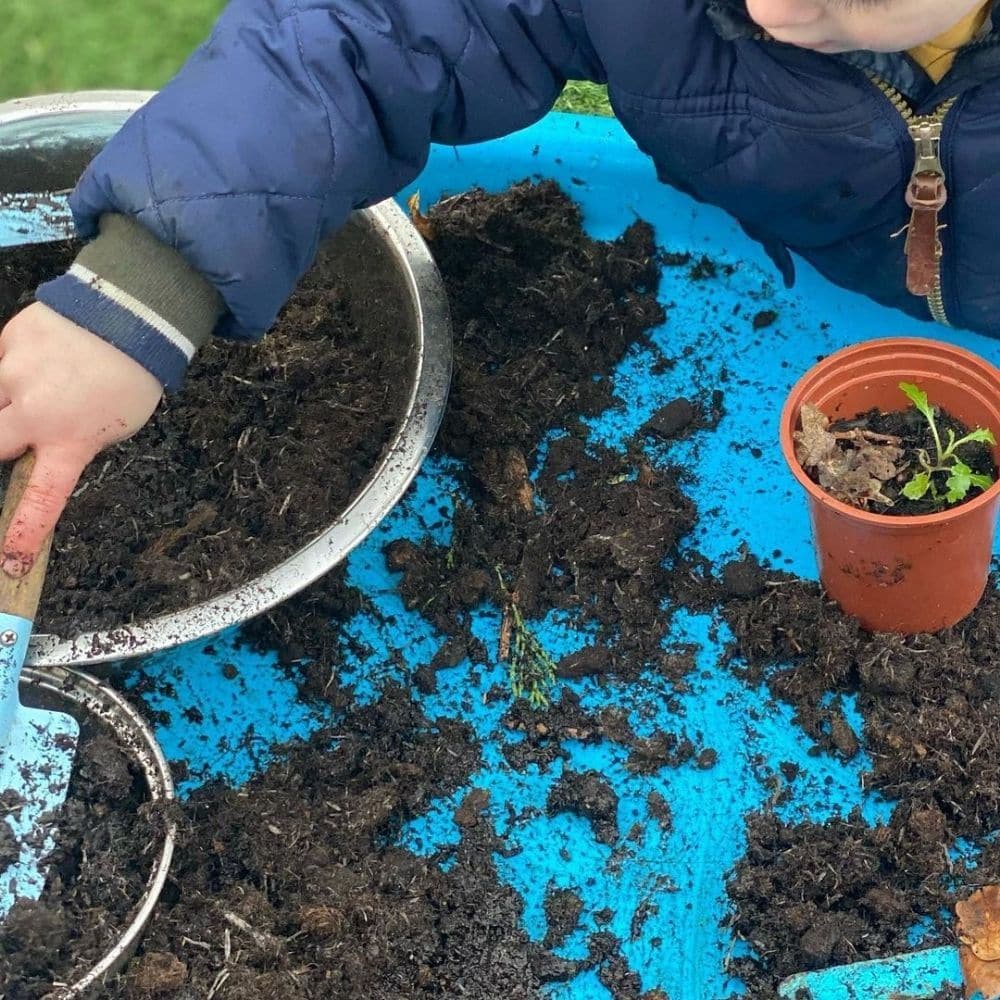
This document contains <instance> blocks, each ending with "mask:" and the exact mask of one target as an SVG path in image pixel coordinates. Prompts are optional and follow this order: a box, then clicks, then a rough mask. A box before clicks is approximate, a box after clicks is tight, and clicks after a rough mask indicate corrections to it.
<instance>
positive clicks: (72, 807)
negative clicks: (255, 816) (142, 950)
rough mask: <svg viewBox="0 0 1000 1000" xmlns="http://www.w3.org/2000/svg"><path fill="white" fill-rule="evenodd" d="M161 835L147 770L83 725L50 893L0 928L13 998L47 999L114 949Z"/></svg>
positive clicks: (21, 906)
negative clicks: (58, 986) (147, 784)
mask: <svg viewBox="0 0 1000 1000" xmlns="http://www.w3.org/2000/svg"><path fill="white" fill-rule="evenodd" d="M0 828H6V824H4V823H0ZM162 828H163V815H162V814H157V813H155V812H153V811H151V808H150V806H149V804H148V802H147V796H146V794H145V785H144V779H143V777H142V774H141V772H140V771H139V770H138V768H137V767H134V766H133V765H132V763H131V762H130V761H129V760H128V758H127V757H125V755H124V754H123V753H122V752H121V750H119V748H118V746H117V745H116V744H115V742H113V740H112V739H111V738H110V737H109V736H108V735H107V734H105V733H104V732H103V730H101V729H99V728H97V727H96V726H93V725H88V724H84V726H83V727H82V729H81V736H80V742H79V744H78V746H77V763H76V766H75V767H74V769H73V775H72V779H71V782H70V787H69V791H68V794H67V797H66V802H65V803H64V805H63V807H62V809H61V811H60V816H59V825H58V836H57V846H56V849H55V851H54V852H53V854H52V855H51V856H50V858H49V860H48V862H47V864H48V865H49V872H50V876H49V881H48V884H47V885H46V888H45V892H44V894H43V895H42V898H41V899H40V900H38V901H37V902H23V901H22V902H19V903H16V904H15V905H14V908H13V909H12V910H11V912H10V914H9V915H8V917H7V919H6V921H4V923H3V933H2V934H0V983H3V987H4V992H3V996H4V997H5V998H6V1000H41V998H42V997H44V996H47V995H48V994H49V992H50V991H51V989H52V984H53V982H58V981H72V980H73V979H74V978H78V976H79V975H80V974H82V973H83V972H85V971H86V970H87V969H88V967H89V966H90V965H91V964H92V963H93V962H94V961H95V960H96V959H98V958H99V957H100V956H101V955H103V954H104V953H105V952H106V951H107V950H108V949H109V948H110V947H111V946H112V945H113V944H114V943H115V941H116V940H117V934H118V933H120V931H121V930H122V929H123V927H124V924H125V923H126V922H127V918H128V915H129V913H130V911H131V909H132V907H133V906H134V905H135V903H136V902H137V901H138V899H139V898H140V897H141V895H142V893H143V890H144V889H145V885H146V880H147V879H148V877H149V873H150V870H151V867H152V864H153V861H154V857H153V855H152V854H151V850H152V848H153V847H154V846H155V845H156V844H157V843H159V842H160V841H159V840H158V838H157V836H156V834H157V832H158V831H161V830H162Z"/></svg>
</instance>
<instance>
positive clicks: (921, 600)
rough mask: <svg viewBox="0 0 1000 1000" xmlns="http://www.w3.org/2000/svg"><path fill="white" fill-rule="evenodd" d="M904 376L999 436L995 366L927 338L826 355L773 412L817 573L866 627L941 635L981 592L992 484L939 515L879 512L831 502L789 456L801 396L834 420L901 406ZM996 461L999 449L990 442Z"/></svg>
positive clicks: (995, 495)
mask: <svg viewBox="0 0 1000 1000" xmlns="http://www.w3.org/2000/svg"><path fill="white" fill-rule="evenodd" d="M900 382H913V383H916V384H917V385H919V386H920V388H921V389H923V390H924V391H925V392H926V393H927V394H928V396H929V398H930V400H931V402H932V403H933V404H934V405H935V406H939V407H941V408H942V409H944V410H946V411H947V412H948V413H950V414H951V415H952V416H953V417H955V418H957V419H958V420H960V421H962V422H963V423H964V424H966V425H968V426H969V427H970V428H972V427H988V428H990V429H991V430H993V431H994V433H1000V370H998V369H997V368H995V367H994V366H993V365H991V364H989V362H987V361H984V360H983V359H982V358H979V357H977V356H976V355H974V354H971V353H970V352H969V351H965V350H962V349H961V348H958V347H952V346H951V345H949V344H944V343H941V342H939V341H935V340H924V339H919V338H891V339H886V340H875V341H869V342H867V343H864V344H859V345H857V346H854V347H849V348H846V349H844V350H842V351H838V352H837V353H835V354H831V355H830V356H829V357H826V358H824V359H823V360H822V361H820V362H819V364H817V365H816V366H815V367H813V368H812V369H810V371H809V372H807V373H806V375H805V376H804V377H803V378H802V379H801V380H800V381H799V382H798V383H797V384H796V385H795V387H794V388H793V389H792V391H791V393H790V394H789V396H788V399H787V401H786V403H785V407H784V410H783V412H782V415H781V448H782V451H783V453H784V456H785V460H786V461H787V462H788V465H789V467H790V468H791V470H792V473H793V475H794V476H795V478H796V479H797V480H798V482H799V484H800V485H801V486H802V488H803V489H804V490H805V492H806V496H807V498H808V503H809V513H810V517H811V521H812V528H813V542H814V545H815V547H816V556H817V561H818V563H819V573H820V580H821V582H822V584H823V587H824V588H825V590H826V592H827V594H829V596H830V597H831V598H833V600H835V601H836V602H837V603H838V604H839V605H840V607H841V608H842V610H843V611H844V612H845V613H847V614H849V615H852V616H853V617H855V618H857V619H858V621H859V622H860V623H861V624H862V626H863V627H864V628H866V629H869V630H871V631H873V632H899V633H903V634H906V635H912V634H916V633H918V632H937V631H940V630H941V629H944V628H948V627H950V626H952V625H955V624H956V623H957V622H960V621H961V620H962V619H963V618H965V617H966V616H967V615H968V614H969V613H970V612H971V611H972V610H973V609H974V608H975V607H976V605H977V604H978V603H979V600H980V598H981V597H982V596H983V592H984V591H985V589H986V582H987V579H988V576H989V569H990V559H991V554H992V550H993V535H994V529H995V526H996V517H997V506H998V504H1000V483H995V484H994V485H993V486H992V487H990V489H988V490H986V491H984V492H983V493H981V494H980V495H979V496H977V497H975V498H974V499H973V500H970V501H969V502H968V503H965V504H961V505H960V506H957V507H953V508H951V509H949V510H944V511H941V512H939V513H935V514H928V515H921V516H915V517H905V516H894V517H890V516H886V515H884V514H874V513H871V512H869V511H865V510H859V509H858V508H855V507H851V506H849V505H848V504H845V503H842V502H840V501H839V500H835V499H834V498H833V497H831V496H830V495H829V494H828V493H826V491H824V490H823V489H821V488H820V487H819V486H818V485H817V484H816V483H814V482H813V481H812V480H811V479H810V478H809V476H808V475H807V474H806V472H805V470H804V469H803V468H802V466H801V465H800V464H799V461H798V459H797V458H796V457H795V444H794V438H793V434H794V432H795V431H796V430H797V429H798V427H799V415H800V412H801V409H802V407H803V405H804V404H806V403H812V404H813V405H815V406H818V407H819V408H820V409H821V410H822V411H823V412H824V413H825V414H826V415H827V416H828V417H829V418H830V419H831V420H839V419H850V418H852V417H854V416H856V415H857V414H859V413H863V412H865V411H867V410H870V409H872V408H878V409H880V410H882V411H884V412H892V411H895V410H902V409H905V408H906V406H907V405H908V404H907V403H906V400H905V398H904V397H903V395H902V393H901V392H900V389H899V383H900ZM993 454H994V458H995V459H997V460H998V462H1000V446H997V447H996V448H994V453H993Z"/></svg>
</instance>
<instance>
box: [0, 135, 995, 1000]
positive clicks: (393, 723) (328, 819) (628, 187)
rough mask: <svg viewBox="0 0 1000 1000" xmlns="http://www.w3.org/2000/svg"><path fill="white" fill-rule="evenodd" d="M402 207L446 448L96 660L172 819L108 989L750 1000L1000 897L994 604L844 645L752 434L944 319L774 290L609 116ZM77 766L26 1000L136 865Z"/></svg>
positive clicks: (933, 929) (21, 927) (807, 287)
mask: <svg viewBox="0 0 1000 1000" xmlns="http://www.w3.org/2000/svg"><path fill="white" fill-rule="evenodd" d="M595 163H599V164H600V169H595V167H594V165H595ZM527 176H530V178H531V179H530V180H529V181H527V182H522V183H517V184H515V186H514V187H510V185H511V184H512V183H514V182H520V181H522V178H524V177H527ZM583 178H586V180H584V179H583ZM553 181H557V182H558V184H556V183H553ZM476 185H480V186H481V189H477V188H476ZM419 187H420V193H421V201H422V204H423V205H424V211H425V212H427V217H426V219H422V220H421V226H422V228H423V230H424V231H425V232H426V233H427V235H428V237H429V242H430V246H431V249H432V251H433V252H434V254H435V257H436V259H437V260H438V263H439V266H440V267H441V270H442V273H443V275H444V278H445V282H446V285H447V287H448V292H449V296H450V300H451V305H452V310H453V319H454V325H455V360H456V373H455V381H454V387H453V394H452V398H451V401H450V406H449V412H448V415H447V417H446V422H445V426H444V428H443V431H442V433H441V436H440V438H439V442H438V446H437V448H436V451H435V453H434V454H433V455H432V456H431V458H430V459H429V460H428V462H427V463H426V465H425V467H424V469H423V470H422V472H421V474H420V475H419V476H418V478H417V480H416V482H415V484H414V487H413V489H412V490H411V492H410V493H409V495H408V496H407V498H406V499H405V500H404V501H403V502H402V503H401V504H400V505H399V506H398V507H397V508H396V510H395V511H394V512H393V513H392V514H391V515H390V516H389V517H388V518H387V519H386V520H385V522H383V524H382V525H381V526H380V527H379V529H378V530H377V531H376V532H375V534H374V535H373V536H372V538H371V539H370V540H369V541H368V542H367V543H366V544H365V545H364V546H362V547H361V548H359V549H358V550H356V551H355V552H354V553H353V554H352V555H351V556H350V557H349V558H348V560H347V561H346V563H345V564H344V566H343V567H341V568H340V569H339V570H338V571H335V572H334V573H332V574H330V575H329V576H328V577H327V578H326V579H325V580H323V581H321V583H319V584H318V585H316V586H314V587H313V588H311V589H310V590H308V591H306V592H304V593H303V594H301V595H300V596H299V597H297V598H295V599H293V600H292V601H289V602H288V603H287V604H285V605H283V606H282V607H280V608H278V609H277V610H275V611H274V612H273V613H271V614H270V615H268V616H265V617H264V618H262V619H260V620H258V621H256V622H254V623H251V624H250V625H249V626H247V627H245V628H244V629H243V630H241V631H239V632H233V633H229V634H226V635H223V636H220V637H218V638H217V639H216V640H213V641H212V642H210V643H208V644H199V645H198V646H197V647H192V648H188V649H186V650H181V651H178V652H174V653H169V654H163V655H161V656H158V657H155V658H152V659H150V660H148V661H146V662H144V663H142V664H139V665H133V666H131V667H125V668H123V669H122V670H121V672H120V673H119V674H118V675H117V683H119V684H120V685H121V686H123V687H124V688H126V689H127V690H128V691H129V692H130V693H131V694H132V696H133V697H135V698H136V699H139V700H141V702H142V704H143V705H144V706H145V708H146V709H147V711H148V712H149V713H150V715H151V716H152V717H153V718H154V719H155V721H156V725H157V734H158V737H159V739H160V740H161V743H162V745H163V747H164V749H165V751H166V752H167V753H168V755H169V756H170V757H171V758H172V759H173V760H174V761H175V769H176V772H177V777H178V779H179V782H180V785H181V789H182V791H183V793H184V794H185V796H186V799H185V801H184V804H183V812H184V816H183V824H182V825H183V830H184V835H183V842H182V845H181V848H180V852H179V857H178V860H177V862H176V864H175V868H174V872H173V877H172V881H171V884H170V886H169V887H168V890H167V892H166V894H165V896H164V898H163V900H162V903H161V905H160V907H159V911H158V915H157V917H156V919H155V921H154V923H153V925H152V926H151V928H150V930H149V932H148V934H147V936H146V938H145V940H144V943H143V946H142V949H141V950H140V952H139V954H138V955H137V957H136V958H135V960H134V962H133V963H132V965H131V966H130V968H129V970H128V971H127V973H126V974H125V975H123V976H122V977H121V978H120V979H118V980H117V981H115V982H113V983H109V984H108V987H107V993H108V995H109V996H112V997H119V998H129V1000H133V998H136V1000H138V998H149V997H167V998H170V997H173V998H185V1000H187V998H191V997H204V996H212V997H218V998H223V1000H224V998H227V997H228V998H238V1000H255V998H257V997H265V996H266V997H274V996H280V997H283V998H284V997H288V998H298V997H302V998H330V997H334V998H340V997H344V998H348V997H350V998H353V997H359V998H360V997H366V998H376V1000H377V998H386V1000H388V998H390V997H391V998H394V1000H395V998H398V997H457V996H465V997H472V998H479V1000H494V998H496V1000H499V998H501V997H503V998H511V997H514V998H521V997H524V998H528V997H553V998H557V1000H570V998H572V1000H577V998H586V1000H590V998H595V1000H605V998H608V997H611V998H616V1000H639V998H641V1000H664V998H666V997H670V998H671V1000H718V998H724V997H730V996H739V995H745V994H746V995H749V996H751V997H773V996H775V995H776V991H777V988H778V984H779V983H780V982H781V980H782V979H784V978H785V977H787V976H789V975H791V974H794V973H798V972H803V971H806V970H810V969H817V968H823V967H826V966H830V965H835V964H841V963H846V962H852V961H857V960H861V959H865V958H870V957H881V956H887V955H894V954H901V953H906V952H909V951H912V950H914V949H919V948H922V947H927V946H929V945H932V944H938V943H949V942H952V941H954V922H953V917H952V912H953V908H954V905H955V903H956V901H957V900H958V899H961V898H963V897H964V896H967V895H969V893H971V892H972V891H973V890H974V889H975V888H978V887H979V886H980V885H988V884H992V883H995V882H997V881H998V880H1000V847H998V845H997V844H996V843H995V842H993V841H991V840H990V839H989V837H988V835H989V834H990V833H992V832H993V831H995V830H997V829H1000V736H998V735H997V732H996V727H995V725H994V720H995V718H996V715H997V712H998V711H1000V682H998V681H997V679H996V677H995V673H996V671H995V652H994V651H995V650H996V649H997V646H998V640H1000V598H998V597H997V595H996V593H995V589H994V588H993V587H992V586H991V588H990V589H989V591H988V593H987V597H986V598H985V599H984V601H983V602H982V604H981V605H980V607H979V608H978V609H977V610H976V611H975V613H974V614H973V615H972V616H971V617H969V618H968V619H967V620H966V621H964V622H962V623H961V624H960V625H958V626H957V627H955V628H954V629H951V630H949V631H947V632H944V633H941V634H939V635H934V636H928V635H924V636H916V637H912V638H908V639H902V638H898V637H889V636H877V635H870V634H868V633H865V632H863V631H861V630H860V629H859V628H858V626H857V624H856V623H855V622H853V621H852V620H850V619H848V618H846V617H845V616H844V615H842V614H841V613H840V611H839V610H838V609H837V608H836V606H834V605H833V604H832V603H831V602H830V601H828V600H827V599H826V598H825V597H824V595H823V594H822V593H821V591H820V590H819V588H818V586H817V584H816V583H815V582H814V581H815V566H814V565H813V563H812V550H811V545H810V541H809V529H808V523H807V517H806V511H805V505H804V503H803V502H802V498H801V495H800V494H799V492H798V489H797V487H796V486H795V484H794V483H793V482H792V481H791V478H790V477H789V476H788V473H787V471H786V470H785V469H784V467H783V462H782V458H781V455H780V453H779V451H778V448H777V445H776V441H777V417H778V410H779V409H780V404H781V401H782V399H783V398H784V396H785V394H786V393H787V391H788V388H789V386H790V385H791V384H792V383H793V382H794V381H795V379H796V378H797V377H798V375H799V374H801V372H803V371H804V370H806V369H807V368H808V367H809V366H810V365H811V364H812V363H813V362H814V361H815V360H816V358H817V357H818V356H820V355H823V354H827V353H830V352H832V351H833V350H835V349H837V348H838V347H840V346H842V345H843V344H846V343H851V342H854V341H857V340H859V339H863V338H867V337H875V336H882V335H885V334H886V332H887V331H893V332H900V331H901V332H906V333H910V334H913V335H919V334H921V333H928V332H929V329H930V328H926V329H925V328H924V327H922V326H920V325H919V324H916V323H911V322H908V321H904V320H901V319H900V317H899V316H897V315H896V314H893V313H888V312H886V311H885V310H882V309H880V308H878V307H876V306H874V305H871V304H868V303H865V302H861V301H859V300H857V299H855V298H853V297H848V296H846V295H842V294H841V293H839V292H838V291H836V290H835V289H833V288H831V287H830V286H828V285H827V284H826V283H825V282H824V281H823V280H822V279H821V278H820V277H819V276H818V275H816V274H815V273H814V272H812V271H811V270H810V269H808V268H802V269H801V270H800V275H799V286H798V287H797V288H796V289H795V290H793V291H784V290H781V291H779V290H777V289H776V287H775V284H774V276H773V272H772V270H771V267H770V265H769V263H768V262H767V260H766V258H765V256H764V254H763V252H762V251H760V250H759V249H758V248H756V246H755V245H753V244H751V243H750V242H749V241H748V240H747V239H746V237H745V236H743V235H742V234H741V233H740V232H739V231H738V230H737V228H736V227H735V226H734V225H733V224H732V223H731V222H729V221H728V220H727V219H725V218H724V217H723V216H722V215H721V214H719V213H717V212H715V211H713V210H709V209H705V208H703V207H700V206H694V205H693V204H692V203H691V202H689V201H688V200H687V199H686V198H685V197H683V196H682V195H679V194H676V193H673V192H671V191H668V190H666V189H663V188H661V187H659V186H658V185H657V184H656V182H655V178H654V177H653V176H652V172H651V168H650V167H649V166H648V164H647V163H646V161H645V160H644V158H643V157H642V156H641V154H640V153H638V152H637V151H633V150H632V147H631V146H630V145H628V144H627V143H626V141H625V139H624V137H623V134H622V133H621V130H620V129H619V127H618V126H617V125H616V124H614V123H612V122H603V121H594V120H578V119H575V118H572V117H564V116H553V117H551V118H550V119H549V120H547V121H546V122H544V123H543V124H542V125H539V126H537V127H536V128H533V129H530V130H527V131H526V132H524V133H522V134H520V135H518V136H514V137H510V138H507V139H504V140H501V141H499V142H496V143H491V144H487V145H485V146H483V147H476V148H472V149H468V150H465V149H463V150H462V151H461V153H460V154H456V153H455V152H454V151H452V150H436V151H435V152H434V154H433V156H432V159H431V162H430V165H429V167H428V169H427V171H426V172H425V174H424V175H423V176H422V177H421V179H420V181H419ZM483 189H485V190H483ZM487 191H489V192H492V193H487ZM459 192H461V193H459ZM413 193H414V192H413V191H407V192H404V194H403V196H402V197H403V198H404V199H405V198H406V197H408V196H409V195H411V194H413ZM428 206H430V207H428ZM762 317H763V318H762ZM949 337H951V338H953V340H954V341H955V342H957V343H960V344H962V345H964V346H966V347H969V348H970V349H972V350H975V351H977V352H979V353H981V354H983V355H984V356H986V357H989V358H994V359H995V358H996V357H998V356H1000V349H998V348H997V346H996V345H991V344H989V343H988V342H986V341H985V340H983V339H982V338H977V337H974V336H971V335H967V334H962V333H951V334H949ZM206 384H209V383H208V381H207V380H206ZM328 398H329V399H330V400H332V401H334V402H336V401H337V400H338V399H339V398H340V397H338V396H337V395H336V394H335V393H330V394H329V397H328ZM177 426H178V427H179V428H180V427H182V426H183V424H182V422H181V421H180V420H179V418H178V423H177ZM317 478H320V477H317ZM83 497H84V498H85V497H86V494H84V495H83ZM177 517H178V519H179V520H180V523H184V519H183V518H182V517H181V512H180V511H179V510H178V513H177ZM225 523H228V522H225ZM136 572H138V570H136ZM942 586H947V581H946V580H943V581H942ZM512 685H513V686H516V687H517V688H518V690H520V691H521V692H522V696H521V697H518V698H515V697H514V696H513V695H512ZM289 741H291V742H290V743H289ZM284 744H289V745H284ZM119 770H120V769H119ZM102 780H104V779H102V777H101V776H100V775H99V774H95V773H94V772H93V769H92V770H91V771H90V772H89V773H88V772H85V771H83V770H81V771H80V772H79V774H78V776H77V784H76V786H75V787H74V792H73V796H72V797H71V803H74V804H76V808H78V809H80V810H87V809H90V810H91V818H90V819H89V821H88V822H89V823H90V824H91V829H90V830H89V831H88V836H89V837H90V838H91V843H89V844H88V850H87V851H86V852H85V853H84V852H82V851H81V850H80V849H79V847H78V846H76V845H75V844H74V838H73V836H72V832H73V830H74V828H73V827H72V826H68V827H67V831H68V832H67V835H66V836H65V837H64V838H63V840H62V844H61V847H60V850H59V852H58V854H57V862H58V864H57V871H58V877H57V878H56V879H54V880H53V882H52V885H51V886H50V889H49V891H48V893H47V896H46V898H45V899H44V900H43V901H42V903H41V904H40V905H39V906H37V907H34V908H31V909H29V910H28V911H27V912H19V913H18V914H17V917H16V922H9V924H8V926H6V927H5V928H4V933H3V936H2V938H0V942H2V943H0V963H6V964H5V965H0V969H2V970H3V972H4V973H6V977H7V978H6V983H5V985H6V990H7V993H8V995H9V996H10V997H11V998H16V1000H27V998H32V1000H34V998H38V997H42V996H44V995H45V993H46V991H47V989H48V988H49V987H50V986H51V982H52V977H53V976H55V977H59V976H67V975H70V974H71V973H72V970H74V969H78V968H80V967H81V966H82V965H85V964H86V961H87V959H88V957H90V958H92V957H93V949H94V943H93V941H92V940H91V939H90V938H89V937H88V936H87V934H84V933H82V932H83V929H84V928H85V927H87V926H93V925H92V924H89V925H88V923H87V920H88V919H90V917H87V918H86V919H84V918H81V919H80V920H79V921H77V920H76V918H75V917H72V918H69V917H62V916H60V914H62V913H64V912H65V914H68V915H72V914H75V913H77V912H80V913H82V912H83V910H82V909H81V910H79V911H77V910H74V909H73V908H72V907H73V906H75V905H76V903H75V902H74V901H75V900H87V902H88V906H89V907H90V909H89V910H88V914H92V913H93V912H94V910H95V909H96V910H106V911H107V912H110V913H114V912H115V911H114V907H115V905H116V900H120V898H121V896H122V893H123V892H125V893H126V894H127V892H128V890H129V887H130V886H131V885H133V884H134V880H135V879H136V878H138V879H141V878H142V877H143V875H142V873H143V871H144V869H143V864H144V862H143V851H142V845H141V843H139V842H138V841H137V838H135V837H130V835H129V833H128V830H124V831H122V830H119V829H117V828H116V824H120V822H121V817H120V812H121V808H122V802H124V804H125V806H126V807H127V804H128V801H129V800H128V798H127V796H126V797H124V799H121V798H119V800H118V801H117V802H116V803H115V806H114V808H106V809H102V810H101V812H102V815H101V816H96V815H94V812H93V808H92V804H93V803H94V802H100V803H104V802H105V799H104V798H102V796H103V795H104V794H105V792H106V790H107V789H106V787H104V790H103V791H102V787H103V786H102V785H101V781H102ZM88 783H89V784H90V787H91V792H90V793H89V797H88V793H87V791H86V786H87V785H88ZM121 785H122V789H124V788H125V786H126V785H127V776H126V775H124V774H122V775H121ZM77 841H78V838H77ZM111 843H113V844H114V848H113V854H114V858H115V862H114V867H113V868H107V867H102V866H106V864H107V854H108V853H109V851H108V850H107V849H105V851H104V852H103V853H102V850H101V844H104V845H105V848H107V846H108V845H110V844H111ZM0 858H2V844H0ZM105 871H107V872H108V874H107V875H104V874H103V872H105ZM64 906H68V907H69V909H67V910H65V911H64V910H63V907H64ZM81 935H82V936H81ZM931 979H932V980H933V977H931ZM957 986H958V984H957V983H956V982H954V981H949V980H948V978H947V975H946V974H945V973H942V974H941V975H940V976H939V977H938V978H937V980H936V981H929V982H928V984H927V991H926V992H925V993H924V994H922V995H924V996H928V997H931V996H935V995H937V996H941V997H948V996H959V995H961V992H960V991H958V990H957V989H956V987H957ZM890 994H891V989H890V988H889V986H887V990H886V996H888V995H890ZM843 995H845V994H838V996H843ZM830 1000H833V995H832V994H831V995H830Z"/></svg>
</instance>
